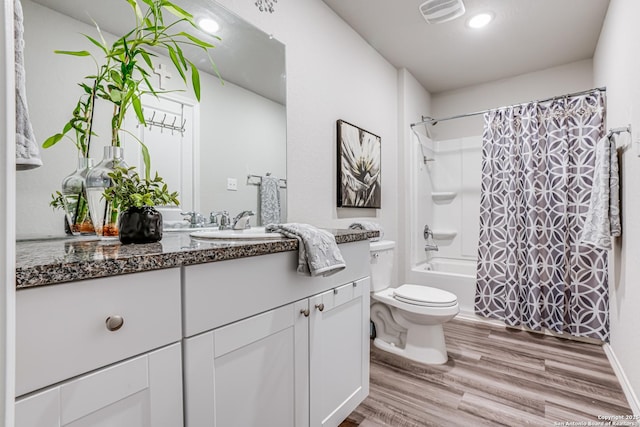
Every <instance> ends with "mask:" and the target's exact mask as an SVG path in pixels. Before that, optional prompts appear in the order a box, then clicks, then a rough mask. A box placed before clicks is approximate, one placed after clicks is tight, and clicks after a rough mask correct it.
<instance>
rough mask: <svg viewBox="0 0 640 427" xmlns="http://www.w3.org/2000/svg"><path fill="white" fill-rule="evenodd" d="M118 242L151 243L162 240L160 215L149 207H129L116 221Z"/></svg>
mask: <svg viewBox="0 0 640 427" xmlns="http://www.w3.org/2000/svg"><path fill="white" fill-rule="evenodd" d="M118 228H119V229H120V242H122V243H123V244H125V245H126V244H128V243H153V242H158V241H160V239H162V214H161V213H160V212H158V211H157V210H155V209H154V208H153V207H151V206H143V207H141V208H137V207H134V206H132V207H130V208H128V209H127V210H126V211H124V212H123V213H122V214H121V215H120V220H119V221H118Z"/></svg>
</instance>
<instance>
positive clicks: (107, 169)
mask: <svg viewBox="0 0 640 427" xmlns="http://www.w3.org/2000/svg"><path fill="white" fill-rule="evenodd" d="M122 156H123V150H122V147H115V146H113V145H109V146H107V147H104V157H103V159H102V161H101V162H100V163H98V164H97V165H96V166H95V167H94V168H92V169H91V170H90V171H89V173H88V174H87V179H86V182H87V198H88V200H89V211H90V213H91V219H92V221H93V227H94V228H95V230H96V234H97V235H98V236H100V237H101V238H104V239H110V238H118V216H119V214H120V211H119V209H118V206H115V205H114V204H113V203H110V202H107V200H105V198H104V196H103V193H104V190H105V189H106V188H109V187H111V186H112V185H113V182H112V180H111V177H109V174H110V173H112V172H113V171H114V169H115V168H117V167H121V168H126V167H128V166H127V164H126V163H125V161H124V159H123V157H122Z"/></svg>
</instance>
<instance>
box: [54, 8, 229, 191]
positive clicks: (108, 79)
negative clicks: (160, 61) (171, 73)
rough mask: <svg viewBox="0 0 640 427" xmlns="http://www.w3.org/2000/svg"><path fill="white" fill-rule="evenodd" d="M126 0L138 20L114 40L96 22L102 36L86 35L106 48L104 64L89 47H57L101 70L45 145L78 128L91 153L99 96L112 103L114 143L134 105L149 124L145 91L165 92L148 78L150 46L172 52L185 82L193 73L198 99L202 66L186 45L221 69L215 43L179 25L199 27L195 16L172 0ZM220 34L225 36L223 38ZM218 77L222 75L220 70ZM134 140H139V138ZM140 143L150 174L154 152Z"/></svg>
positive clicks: (81, 145)
mask: <svg viewBox="0 0 640 427" xmlns="http://www.w3.org/2000/svg"><path fill="white" fill-rule="evenodd" d="M126 1H127V3H129V5H130V6H131V9H132V11H133V13H134V15H135V17H136V25H135V27H134V28H133V29H132V30H131V31H129V32H127V33H126V34H125V35H124V36H122V37H120V38H119V39H117V40H116V41H115V42H114V43H113V44H112V45H108V44H107V42H106V41H105V38H104V36H103V34H102V31H101V30H100V27H99V26H98V24H97V23H95V22H94V24H95V26H96V29H97V32H98V36H99V37H98V38H99V40H98V39H96V38H94V37H91V36H89V35H86V34H83V35H84V37H85V38H86V39H87V40H88V41H89V42H90V43H91V44H93V45H94V46H97V47H98V48H99V49H100V50H101V51H102V52H103V54H104V58H103V60H104V62H103V63H100V61H99V60H98V59H97V58H96V57H95V56H94V55H93V54H92V53H91V52H89V51H88V50H80V51H66V50H56V51H55V52H56V53H58V54H62V55H70V56H76V57H87V56H89V57H91V58H92V59H93V60H94V62H95V64H96V74H94V75H89V76H86V77H85V78H84V80H83V81H82V82H81V83H79V85H80V87H82V89H83V90H84V93H83V95H82V96H81V97H80V100H79V101H78V103H77V104H76V107H75V108H74V110H73V114H72V118H71V119H70V120H69V122H67V123H66V124H65V125H64V127H63V129H62V131H61V132H59V133H56V134H55V135H52V136H51V137H49V138H48V139H47V140H45V142H44V143H43V147H45V148H46V147H51V146H53V145H55V144H56V143H57V142H59V141H60V140H61V139H62V138H63V137H65V136H66V135H67V134H68V133H69V132H70V131H71V130H75V132H76V139H75V141H76V145H77V146H78V147H79V149H84V148H85V145H86V146H87V147H86V148H87V151H86V152H88V141H89V139H90V136H91V135H92V133H91V123H92V120H93V102H94V100H95V98H96V97H98V98H101V99H104V100H106V101H108V102H110V103H112V104H113V114H112V118H111V145H114V146H118V147H119V146H120V134H119V131H120V130H121V129H122V125H123V123H124V118H125V115H126V113H127V111H128V109H129V108H130V107H133V110H134V111H135V114H136V116H137V118H138V121H139V122H140V123H141V124H143V125H146V120H145V118H144V114H143V112H142V103H141V100H140V99H141V97H142V95H144V94H153V95H156V96H157V95H158V93H164V91H158V90H156V89H155V88H154V87H153V85H152V84H151V82H150V80H149V77H150V74H149V71H150V70H151V71H152V70H153V69H154V65H153V58H155V57H157V55H156V54H155V53H153V52H152V51H151V50H150V49H152V48H154V49H156V50H160V51H161V52H163V53H166V54H167V56H168V57H169V58H170V59H171V62H172V63H173V65H174V66H175V68H176V69H177V70H178V73H179V75H180V77H181V78H182V80H183V81H184V83H185V84H187V75H190V81H191V87H192V89H193V92H194V94H195V97H196V99H197V100H198V101H200V73H199V71H198V69H197V67H196V66H195V65H194V64H193V63H192V62H191V61H189V60H188V59H187V58H186V57H185V56H184V53H183V50H182V48H183V47H185V46H195V47H197V48H199V49H202V50H203V51H204V52H205V53H206V54H207V56H208V57H209V61H210V62H211V65H212V66H213V69H214V70H215V72H216V73H218V72H217V68H216V66H215V63H214V62H213V60H212V59H211V56H210V55H209V50H210V49H212V48H214V47H215V46H214V45H212V44H210V43H207V42H205V41H203V40H201V39H199V38H197V37H195V36H194V35H193V34H190V33H188V32H185V31H177V30H176V29H175V27H176V26H177V25H179V24H181V23H187V24H189V25H190V26H192V27H193V28H198V27H197V25H196V23H195V20H194V18H193V15H191V14H190V13H189V12H187V11H185V10H184V9H182V8H180V7H179V6H177V5H175V4H174V3H172V2H170V1H168V0H141V1H142V3H144V4H145V5H146V6H147V10H146V11H145V12H143V11H142V9H141V8H140V4H139V3H138V1H137V0H126ZM164 12H168V13H169V14H171V15H173V16H175V17H176V18H177V20H175V21H173V22H171V23H166V22H165V16H164ZM214 37H215V36H214ZM216 38H217V39H218V40H220V38H219V37H216ZM145 65H146V67H147V68H145ZM218 76H220V75H219V74H218ZM132 136H134V135H132ZM134 138H135V136H134ZM135 139H137V140H138V138H135ZM138 142H139V143H140V144H141V147H142V156H143V160H144V164H145V173H146V177H147V178H148V177H149V170H150V158H149V151H148V149H147V147H146V146H145V145H144V144H143V143H142V141H140V140H138Z"/></svg>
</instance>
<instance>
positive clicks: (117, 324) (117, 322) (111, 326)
mask: <svg viewBox="0 0 640 427" xmlns="http://www.w3.org/2000/svg"><path fill="white" fill-rule="evenodd" d="M105 323H106V325H107V329H108V330H110V331H111V332H115V331H117V330H118V329H120V328H122V325H124V318H123V317H122V316H118V315H115V316H109V317H107V320H106V321H105Z"/></svg>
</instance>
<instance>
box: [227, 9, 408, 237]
mask: <svg viewBox="0 0 640 427" xmlns="http://www.w3.org/2000/svg"><path fill="white" fill-rule="evenodd" d="M220 3H221V4H223V5H224V6H226V7H228V8H229V9H230V10H232V11H233V12H235V13H237V14H239V15H240V16H242V17H243V18H244V19H246V20H247V21H249V22H251V23H252V24H254V25H255V26H257V27H258V28H260V29H262V30H263V31H265V32H267V33H270V34H273V35H274V37H275V38H277V39H278V40H280V41H281V42H283V43H284V44H285V45H286V57H287V179H288V191H287V196H288V215H289V217H288V219H289V221H291V222H307V223H311V224H314V225H317V226H324V227H346V226H348V225H349V224H350V223H351V222H353V221H354V220H356V219H358V218H360V219H367V220H372V221H377V222H379V223H380V224H381V225H382V227H383V228H384V230H385V235H386V236H387V237H388V238H390V239H397V237H398V234H397V223H398V216H397V205H398V194H397V189H398V167H397V165H398V132H397V111H398V90H397V70H396V69H395V68H394V67H393V66H391V65H390V64H389V63H388V62H387V61H386V60H384V59H383V58H382V57H381V56H380V55H379V54H378V53H377V52H376V51H375V50H374V49H373V48H372V47H371V46H369V45H368V44H367V43H366V42H365V41H364V40H363V39H362V38H361V37H360V36H359V35H358V34H357V33H356V32H355V31H354V30H353V29H352V28H351V27H349V26H348V25H347V24H346V23H345V22H344V21H342V20H341V19H340V18H339V17H338V16H337V15H336V14H335V13H334V12H333V11H332V10H331V9H330V8H329V7H328V6H327V5H325V4H324V3H323V2H322V1H321V0H295V1H283V2H278V3H277V4H276V5H275V12H274V13H273V14H269V13H261V12H259V11H258V9H257V8H256V7H255V6H254V4H253V2H251V1H246V0H221V1H220ZM338 119H343V120H346V121H348V122H349V123H353V124H354V125H357V126H359V127H361V128H364V129H366V130H368V131H370V132H372V133H374V134H376V135H379V136H380V137H381V138H382V168H381V175H382V209H379V210H374V209H343V208H340V209H338V208H336V188H337V178H336V175H337V169H336V157H337V148H336V120H338Z"/></svg>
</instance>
